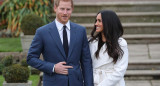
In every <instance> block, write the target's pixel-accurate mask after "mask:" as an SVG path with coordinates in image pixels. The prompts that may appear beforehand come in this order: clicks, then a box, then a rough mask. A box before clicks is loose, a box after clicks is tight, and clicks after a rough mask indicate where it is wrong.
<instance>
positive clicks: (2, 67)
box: [0, 62, 4, 75]
mask: <svg viewBox="0 0 160 86" xmlns="http://www.w3.org/2000/svg"><path fill="white" fill-rule="evenodd" d="M3 69H4V65H3V64H2V63H1V62H0V75H1V74H2V71H3Z"/></svg>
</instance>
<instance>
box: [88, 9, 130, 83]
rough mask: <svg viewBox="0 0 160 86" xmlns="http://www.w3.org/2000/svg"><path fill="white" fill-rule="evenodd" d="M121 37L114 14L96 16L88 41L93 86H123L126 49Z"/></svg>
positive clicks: (121, 29)
mask: <svg viewBox="0 0 160 86" xmlns="http://www.w3.org/2000/svg"><path fill="white" fill-rule="evenodd" d="M122 35H123V27H122V24H121V22H120V20H119V18H118V16H117V15H116V13H115V12H113V11H108V10H104V11H100V12H99V13H98V14H97V17H96V21H95V26H94V29H93V31H92V32H91V39H90V40H89V42H90V51H91V57H92V61H93V72H94V86H125V82H124V74H125V72H126V69H127V66H128V48H127V42H126V41H125V39H123V38H122Z"/></svg>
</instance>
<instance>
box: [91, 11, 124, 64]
mask: <svg viewBox="0 0 160 86" xmlns="http://www.w3.org/2000/svg"><path fill="white" fill-rule="evenodd" d="M99 13H101V16H102V23H103V33H104V36H105V38H106V40H107V41H106V42H103V41H102V35H101V33H97V34H96V35H95V31H96V26H95V25H94V29H93V31H92V32H91V37H92V38H91V39H90V40H89V42H91V41H93V40H97V38H98V49H97V51H96V52H95V56H96V58H97V59H98V56H99V51H100V49H101V47H102V46H103V44H104V43H105V44H106V45H107V48H106V51H107V52H108V55H109V56H110V57H111V58H113V62H114V63H116V62H117V60H118V59H119V58H122V56H123V54H124V52H123V50H122V49H121V47H120V45H119V43H118V39H119V38H120V37H121V36H122V35H123V27H122V24H121V22H120V20H119V18H118V16H117V15H116V13H115V12H113V11H110V10H102V11H100V12H98V14H99ZM98 14H97V15H98ZM95 23H96V21H95Z"/></svg>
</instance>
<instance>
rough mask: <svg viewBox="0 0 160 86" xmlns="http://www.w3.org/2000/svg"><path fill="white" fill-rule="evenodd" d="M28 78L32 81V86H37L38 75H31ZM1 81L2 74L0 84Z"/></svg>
mask: <svg viewBox="0 0 160 86" xmlns="http://www.w3.org/2000/svg"><path fill="white" fill-rule="evenodd" d="M29 80H31V81H32V86H37V84H38V81H39V75H31V76H30V77H29ZM3 81H4V78H3V76H2V75H0V86H2V83H3Z"/></svg>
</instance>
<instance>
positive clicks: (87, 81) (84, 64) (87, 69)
mask: <svg viewBox="0 0 160 86" xmlns="http://www.w3.org/2000/svg"><path fill="white" fill-rule="evenodd" d="M82 47H83V48H82V56H81V60H80V62H81V68H82V73H83V78H84V86H93V68H92V60H91V55H90V50H89V45H88V40H87V36H86V31H85V29H84V32H83V46H82Z"/></svg>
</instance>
